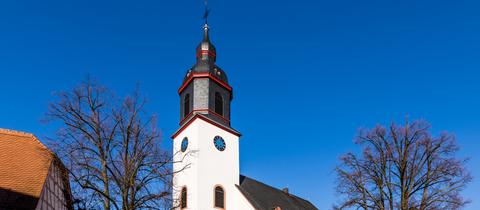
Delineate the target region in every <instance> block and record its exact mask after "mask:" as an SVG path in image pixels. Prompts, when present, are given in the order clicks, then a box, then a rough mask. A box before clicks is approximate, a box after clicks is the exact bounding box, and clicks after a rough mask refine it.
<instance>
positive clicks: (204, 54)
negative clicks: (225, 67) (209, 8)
mask: <svg viewBox="0 0 480 210" xmlns="http://www.w3.org/2000/svg"><path fill="white" fill-rule="evenodd" d="M208 30H209V28H208V24H205V25H204V26H203V39H202V42H200V44H199V45H198V47H197V61H198V60H203V61H210V62H212V63H215V61H216V57H217V51H216V50H215V46H213V44H212V42H210V38H209V36H208Z"/></svg>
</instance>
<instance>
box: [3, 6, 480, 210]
mask: <svg viewBox="0 0 480 210" xmlns="http://www.w3.org/2000/svg"><path fill="white" fill-rule="evenodd" d="M210 4H211V8H212V13H211V19H210V23H211V38H212V40H213V42H214V44H215V45H216V47H217V54H218V64H219V66H221V67H222V68H223V69H224V70H225V71H226V72H227V74H228V76H229V78H230V84H231V85H232V86H233V88H234V91H235V92H234V94H235V98H234V100H233V105H232V106H233V107H232V124H233V127H234V128H236V129H238V130H239V131H241V132H242V134H243V137H242V139H241V171H242V173H243V174H245V175H248V176H251V177H253V178H256V179H258V180H261V181H264V182H266V183H268V184H271V185H273V186H276V187H284V186H288V187H289V188H290V189H291V191H292V192H293V193H295V194H298V195H300V196H302V197H305V198H307V199H309V200H311V201H313V203H315V204H316V205H317V206H318V207H319V208H320V209H327V208H330V207H331V205H332V203H333V202H335V200H336V195H335V191H334V184H335V182H334V180H335V176H334V173H333V168H334V166H335V165H336V164H337V163H338V161H337V160H338V157H339V156H340V155H341V154H344V153H346V152H348V151H357V147H356V146H355V145H354V144H353V138H354V136H355V134H356V131H357V129H358V128H359V127H372V126H374V125H375V124H376V123H389V122H391V121H397V122H401V121H402V120H403V119H404V117H405V116H406V115H409V116H410V119H419V118H420V119H425V120H428V121H429V122H430V123H431V124H432V126H433V132H434V133H438V132H440V131H444V130H446V131H450V132H452V133H454V134H455V135H456V136H457V139H458V143H459V144H460V146H461V152H460V153H459V157H471V158H472V159H471V161H470V163H469V167H470V170H471V171H472V172H473V175H474V176H475V177H476V179H475V181H474V182H473V183H472V184H471V185H470V187H469V188H468V189H467V190H465V193H464V195H465V196H467V197H469V198H471V199H472V200H473V203H472V204H471V205H469V206H468V208H467V209H470V210H474V209H480V200H479V199H478V197H479V196H480V181H479V178H480V167H479V166H480V156H479V151H480V139H479V138H480V24H479V22H480V12H479V10H480V1H477V0H465V1H464V0H457V1H443V0H432V1H418V0H407V1H384V0H383V1H380V0H378V1H355V0H339V1H323V0H321V1H320V0H296V1H274V0H263V1H257V0H243V1H220V0H211V3H210ZM202 5H203V2H202V1H201V0H181V1H179V0H175V1H173V0H172V1H160V0H156V1H153V0H143V1H118V0H117V1H98V0H82V1H64V0H62V1H60V0H58V1H53V0H44V1H5V0H4V1H0V78H1V80H0V81H1V82H0V96H1V103H0V127H3V128H10V129H17V130H24V131H28V132H33V133H35V134H36V135H38V136H39V137H45V136H51V135H52V132H53V131H54V130H55V127H53V126H50V125H45V124H42V123H41V122H40V119H41V118H42V116H43V114H44V112H45V111H46V109H47V105H48V103H49V101H51V100H52V93H53V92H54V91H56V90H65V89H70V88H72V87H73V86H75V85H76V84H78V83H79V82H80V81H81V80H82V78H84V77H85V76H86V75H87V74H90V75H92V76H93V77H96V78H97V80H98V81H99V82H101V83H103V84H105V85H107V86H109V87H111V88H112V89H114V90H115V91H116V92H117V93H119V94H123V93H125V92H126V91H129V90H132V89H134V87H135V85H136V83H137V82H139V83H140V84H141V88H142V90H143V91H144V92H145V93H146V94H147V95H148V97H149V99H150V102H151V103H150V105H149V107H148V110H149V111H150V112H153V113H158V116H159V118H160V123H159V126H160V127H161V128H162V129H163V131H164V137H165V138H164V140H165V142H164V143H165V145H166V147H167V148H170V144H171V141H170V139H169V137H170V135H171V134H172V133H173V132H174V131H175V130H176V129H177V128H178V118H179V114H178V112H179V106H178V105H179V99H178V95H177V88H178V87H179V86H180V85H181V82H182V78H183V75H184V73H185V72H186V70H187V68H189V67H190V66H191V65H192V64H193V63H194V61H195V47H196V45H197V44H198V42H199V41H200V39H201V33H202V32H201V31H202V29H201V28H202V20H201V16H202V10H203V7H202Z"/></svg>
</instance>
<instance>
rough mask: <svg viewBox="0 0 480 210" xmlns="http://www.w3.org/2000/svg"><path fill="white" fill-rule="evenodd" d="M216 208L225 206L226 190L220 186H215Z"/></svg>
mask: <svg viewBox="0 0 480 210" xmlns="http://www.w3.org/2000/svg"><path fill="white" fill-rule="evenodd" d="M214 207H216V208H222V209H224V208H225V192H224V191H223V188H222V187H220V186H216V187H215V205H214Z"/></svg>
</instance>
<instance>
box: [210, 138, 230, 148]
mask: <svg viewBox="0 0 480 210" xmlns="http://www.w3.org/2000/svg"><path fill="white" fill-rule="evenodd" d="M213 144H214V145H215V147H216V148H217V149H218V150H219V151H223V150H225V147H226V146H227V145H226V144H225V140H223V138H222V137H220V136H215V138H213Z"/></svg>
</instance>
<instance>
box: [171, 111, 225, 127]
mask: <svg viewBox="0 0 480 210" xmlns="http://www.w3.org/2000/svg"><path fill="white" fill-rule="evenodd" d="M195 112H208V114H212V115H215V116H217V117H220V118H221V119H222V120H223V121H225V122H226V123H228V124H229V125H230V120H228V119H227V118H225V117H224V116H222V115H220V114H218V113H216V112H214V111H213V110H211V109H194V110H192V111H191V112H190V113H189V114H188V115H187V116H186V117H184V118H183V119H182V120H180V123H179V124H180V125H181V124H183V123H184V122H185V120H187V119H188V118H189V117H190V116H191V115H192V114H194V113H195Z"/></svg>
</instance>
